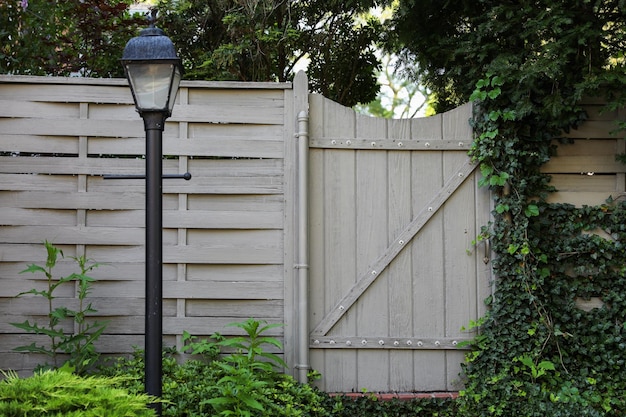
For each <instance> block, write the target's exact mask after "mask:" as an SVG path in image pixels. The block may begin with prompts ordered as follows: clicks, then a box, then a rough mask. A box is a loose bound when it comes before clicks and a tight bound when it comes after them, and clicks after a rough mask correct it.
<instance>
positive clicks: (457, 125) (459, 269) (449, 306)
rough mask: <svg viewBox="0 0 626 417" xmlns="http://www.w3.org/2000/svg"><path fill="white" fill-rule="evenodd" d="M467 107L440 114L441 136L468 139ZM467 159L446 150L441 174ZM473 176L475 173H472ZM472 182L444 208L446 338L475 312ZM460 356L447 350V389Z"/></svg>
mask: <svg viewBox="0 0 626 417" xmlns="http://www.w3.org/2000/svg"><path fill="white" fill-rule="evenodd" d="M470 117H471V106H468V105H465V106H461V107H459V108H456V109H454V110H453V111H450V112H447V113H446V114H445V115H444V116H443V135H444V138H447V139H452V140H458V141H459V142H463V141H471V140H472V131H471V128H470V125H469V122H468V120H469V119H470ZM466 160H467V154H466V152H464V151H462V152H446V153H445V155H444V160H443V172H444V175H452V174H454V171H455V170H456V169H458V167H459V166H460V165H462V164H463V163H464V161H466ZM473 175H475V174H473ZM474 192H475V188H474V186H473V181H471V182H470V181H468V182H467V183H466V184H465V185H464V186H463V187H460V188H459V189H458V190H457V192H456V193H455V194H454V195H453V196H452V197H451V198H450V200H449V201H448V204H447V205H446V206H445V207H444V213H443V214H444V229H443V235H444V239H445V240H444V248H445V251H444V259H445V263H444V271H445V315H446V322H445V325H446V330H445V335H446V337H461V336H462V333H461V328H462V327H463V326H466V325H467V324H468V318H470V317H476V315H477V303H476V298H477V293H476V286H475V284H476V282H475V279H474V278H473V273H474V271H475V270H476V263H475V257H473V256H470V255H468V253H467V251H468V250H470V249H471V246H472V240H473V239H474V238H475V237H476V230H475V226H476V224H475V218H476V212H475V209H476V207H475V203H474V198H475V196H474ZM462 360H463V355H462V353H460V352H448V353H447V354H446V361H447V366H446V369H447V376H446V378H447V380H446V386H447V388H448V389H449V390H454V389H459V388H460V386H459V379H460V377H459V373H460V371H461V366H460V364H461V362H462Z"/></svg>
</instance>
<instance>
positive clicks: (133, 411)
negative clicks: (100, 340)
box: [0, 369, 155, 417]
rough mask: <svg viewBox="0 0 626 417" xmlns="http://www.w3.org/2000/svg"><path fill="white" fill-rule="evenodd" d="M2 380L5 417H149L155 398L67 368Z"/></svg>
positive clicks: (0, 397)
mask: <svg viewBox="0 0 626 417" xmlns="http://www.w3.org/2000/svg"><path fill="white" fill-rule="evenodd" d="M5 377H6V379H5V380H3V381H0V416H3V417H18V416H19V417H34V416H50V417H56V416H64V417H74V416H75V417H79V416H80V417H105V416H106V417H149V416H154V415H155V413H154V410H152V409H149V408H148V404H149V403H150V402H152V398H151V397H149V396H148V395H144V394H132V395H131V394H129V393H128V392H127V391H125V390H123V389H121V388H117V387H116V385H117V384H119V382H120V378H110V377H109V378H105V377H95V376H92V377H80V376H78V375H75V374H73V373H71V372H68V371H67V370H66V369H60V370H53V371H45V372H41V373H37V374H35V375H33V376H32V377H29V378H19V377H18V376H17V375H16V374H14V373H9V374H5Z"/></svg>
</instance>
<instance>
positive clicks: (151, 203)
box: [143, 112, 165, 416]
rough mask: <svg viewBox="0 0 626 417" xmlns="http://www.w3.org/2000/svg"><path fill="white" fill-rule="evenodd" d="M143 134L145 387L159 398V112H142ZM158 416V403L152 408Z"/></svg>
mask: <svg viewBox="0 0 626 417" xmlns="http://www.w3.org/2000/svg"><path fill="white" fill-rule="evenodd" d="M143 120H144V127H145V130H146V317H145V322H146V323H145V326H146V327H145V367H146V375H145V378H146V379H145V386H146V392H147V393H148V394H150V395H153V396H155V397H161V395H162V393H163V392H162V382H161V379H162V374H163V363H162V356H161V355H162V348H163V337H162V335H163V231H162V230H163V179H162V178H163V175H162V174H163V162H162V155H163V125H164V123H165V117H164V115H163V113H161V112H144V113H143ZM154 407H155V409H156V412H157V415H159V416H160V415H161V403H156V404H154Z"/></svg>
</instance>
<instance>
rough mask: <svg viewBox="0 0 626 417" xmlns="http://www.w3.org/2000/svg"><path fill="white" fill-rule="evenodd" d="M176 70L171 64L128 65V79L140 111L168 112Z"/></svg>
mask: <svg viewBox="0 0 626 417" xmlns="http://www.w3.org/2000/svg"><path fill="white" fill-rule="evenodd" d="M174 68H175V65H173V64H171V63H167V64H158V63H155V64H151V63H137V64H132V63H131V64H127V65H126V70H127V73H128V79H129V81H130V83H131V86H132V89H133V92H134V95H135V100H136V104H137V108H138V109H139V110H166V109H168V108H169V107H168V106H169V103H168V99H169V96H170V91H171V90H170V86H171V82H172V72H173V71H174ZM179 79H180V77H179ZM172 101H173V100H172Z"/></svg>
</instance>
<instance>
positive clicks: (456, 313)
mask: <svg viewBox="0 0 626 417" xmlns="http://www.w3.org/2000/svg"><path fill="white" fill-rule="evenodd" d="M471 112H472V107H471V105H470V104H468V105H465V106H462V107H459V108H458V109H456V110H453V111H450V112H448V113H445V114H441V115H437V116H433V117H429V118H423V119H414V120H385V119H377V118H370V117H363V116H358V115H356V114H355V113H354V112H353V111H352V110H351V109H348V108H344V107H342V106H340V105H338V104H336V103H334V102H332V101H330V100H328V99H325V98H323V97H321V96H316V95H311V96H310V115H311V119H310V120H311V123H310V127H309V129H310V141H309V144H310V151H309V152H310V178H311V179H310V191H309V192H310V195H309V200H310V206H309V207H310V232H309V233H310V238H311V251H310V298H309V299H310V309H309V310H310V312H309V323H310V325H311V328H312V331H311V335H310V349H311V351H310V354H311V357H310V359H311V367H312V368H313V369H315V370H317V371H320V372H321V374H322V379H321V380H320V382H319V384H320V387H321V388H322V389H324V390H326V391H329V392H350V391H361V390H367V391H373V392H376V391H384V392H394V391H396V392H399V391H402V392H410V391H450V390H456V389H458V388H460V382H461V381H460V376H459V372H460V370H461V368H460V364H461V363H462V362H463V356H464V353H465V352H464V351H463V350H462V348H460V347H459V346H458V345H459V343H460V342H462V341H465V340H468V339H470V338H471V336H472V335H471V334H469V333H468V332H465V331H462V330H461V328H462V327H463V326H467V325H468V323H469V321H470V320H475V319H476V318H477V317H480V316H481V315H482V314H483V313H484V311H483V300H484V299H485V298H486V297H487V296H488V294H489V292H490V269H491V266H490V262H489V248H488V247H486V246H484V245H482V246H478V247H474V246H473V244H472V242H473V240H474V239H475V237H476V236H477V234H478V233H479V231H480V227H481V226H482V225H486V224H487V222H488V221H489V212H490V198H489V192H488V190H487V189H484V188H479V187H478V185H477V182H478V176H479V174H477V173H476V172H475V171H476V170H475V165H474V164H473V163H472V162H471V160H470V158H469V157H468V155H467V152H468V149H469V148H470V146H471V143H472V130H471V127H470V125H469V123H468V121H469V119H470V117H471Z"/></svg>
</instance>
